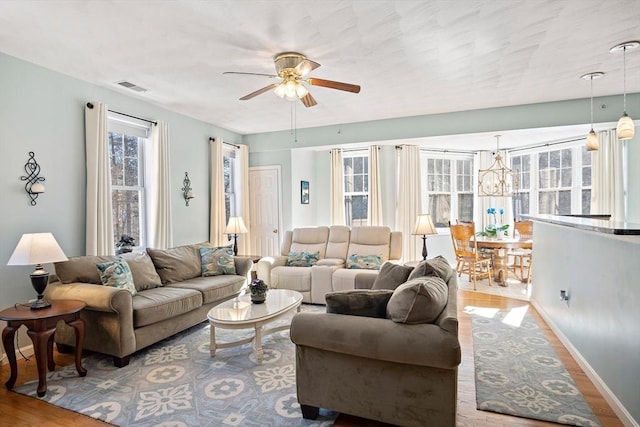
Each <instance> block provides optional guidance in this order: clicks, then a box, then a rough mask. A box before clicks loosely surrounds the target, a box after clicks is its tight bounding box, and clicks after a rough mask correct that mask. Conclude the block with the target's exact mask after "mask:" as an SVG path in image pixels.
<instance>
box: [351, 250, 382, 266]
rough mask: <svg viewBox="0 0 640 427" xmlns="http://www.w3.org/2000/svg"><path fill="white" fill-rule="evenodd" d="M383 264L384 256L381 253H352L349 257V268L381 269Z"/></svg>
mask: <svg viewBox="0 0 640 427" xmlns="http://www.w3.org/2000/svg"><path fill="white" fill-rule="evenodd" d="M381 265H382V257H381V256H380V255H358V254H351V255H349V258H347V268H350V269H364V270H380V266H381Z"/></svg>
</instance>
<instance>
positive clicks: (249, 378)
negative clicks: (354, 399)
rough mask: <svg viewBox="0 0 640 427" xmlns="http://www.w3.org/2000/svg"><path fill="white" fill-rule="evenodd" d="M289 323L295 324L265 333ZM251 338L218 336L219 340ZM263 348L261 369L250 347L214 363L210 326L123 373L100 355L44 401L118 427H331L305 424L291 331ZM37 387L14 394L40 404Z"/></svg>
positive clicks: (52, 382)
mask: <svg viewBox="0 0 640 427" xmlns="http://www.w3.org/2000/svg"><path fill="white" fill-rule="evenodd" d="M322 309H324V307H322ZM304 310H318V308H317V307H313V306H306V305H305V306H303V311H304ZM283 322H291V317H288V318H284V319H282V320H280V321H276V322H274V323H273V324H269V325H267V328H269V327H271V326H276V325H279V324H282V323H283ZM252 333H253V331H252V330H221V329H216V340H217V341H218V342H228V341H235V340H237V339H239V338H241V337H245V336H249V334H252ZM263 348H264V362H263V364H262V365H256V364H255V357H254V355H253V350H252V347H251V344H245V345H242V346H239V347H232V348H225V349H219V350H218V351H217V352H216V356H215V357H211V356H210V355H209V325H208V322H204V323H201V324H199V325H197V326H194V327H193V328H191V329H188V330H186V331H184V332H182V333H179V334H177V335H175V336H173V337H171V338H168V339H166V340H164V341H161V342H159V343H157V344H155V345H153V346H151V347H148V348H147V349H144V350H142V351H140V352H138V353H136V354H134V355H133V356H132V357H131V362H130V364H129V365H127V366H125V367H124V368H120V369H118V368H116V367H114V366H113V360H112V358H111V357H109V356H103V355H97V354H95V355H91V356H88V357H85V358H84V359H83V361H82V364H83V366H84V367H85V368H86V369H87V370H88V373H87V376H86V377H84V378H81V377H78V374H77V372H76V370H75V366H74V365H70V366H67V367H65V368H62V369H58V370H56V371H54V372H51V373H49V374H48V377H47V378H48V380H47V385H48V389H47V394H46V395H45V396H44V397H43V398H41V400H44V401H46V402H49V403H51V404H52V405H56V406H59V407H62V408H66V409H70V410H72V411H75V412H78V413H81V414H85V415H88V416H90V417H93V418H96V419H99V420H102V421H106V422H108V423H110V424H113V425H117V426H163V427H168V426H172V427H182V426H184V427H187V426H189V427H191V426H240V425H241V426H261V427H264V426H311V425H312V426H331V425H332V424H333V420H334V419H335V418H336V416H337V415H338V414H337V413H335V412H329V411H325V410H321V412H320V416H319V417H318V419H317V420H316V421H309V420H304V419H303V418H302V415H301V412H300V407H299V405H298V399H297V396H296V386H295V379H296V378H295V346H294V344H293V343H292V342H291V340H290V339H289V331H283V332H278V333H275V334H272V335H267V336H266V337H264V338H263ZM36 386H37V379H36V380H35V381H32V382H29V383H25V384H23V385H21V386H20V387H17V388H15V389H14V391H16V392H18V393H21V394H25V395H29V396H32V397H34V398H37V399H38V397H36V395H35V391H36Z"/></svg>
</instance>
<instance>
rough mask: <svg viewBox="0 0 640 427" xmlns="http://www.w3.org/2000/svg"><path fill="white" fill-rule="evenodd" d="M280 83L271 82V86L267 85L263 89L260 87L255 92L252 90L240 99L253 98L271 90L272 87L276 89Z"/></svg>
mask: <svg viewBox="0 0 640 427" xmlns="http://www.w3.org/2000/svg"><path fill="white" fill-rule="evenodd" d="M279 84H280V83H271V84H270V85H269V86H265V87H263V88H262V89H258V90H257V91H255V92H251V93H250V94H249V95H245V96H243V97H242V98H240V101H246V100H247V99H251V98H253V97H256V96H258V95H261V94H263V93H265V92H269V91H270V90H271V89H275V88H276V87H277V86H278V85H279Z"/></svg>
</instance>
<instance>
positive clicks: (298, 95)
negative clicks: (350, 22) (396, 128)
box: [222, 52, 360, 107]
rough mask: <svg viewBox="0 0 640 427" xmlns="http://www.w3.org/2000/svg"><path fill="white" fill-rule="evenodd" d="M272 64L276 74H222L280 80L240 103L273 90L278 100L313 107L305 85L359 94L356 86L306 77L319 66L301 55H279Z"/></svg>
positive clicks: (313, 102)
mask: <svg viewBox="0 0 640 427" xmlns="http://www.w3.org/2000/svg"><path fill="white" fill-rule="evenodd" d="M273 62H274V64H275V67H276V73H277V74H263V73H244V72H240V71H225V72H224V73H222V74H243V75H251V76H265V77H270V78H278V79H280V81H279V82H277V83H271V84H270V85H268V86H265V87H263V88H261V89H258V90H256V91H255V92H251V93H250V94H248V95H245V96H243V97H242V98H240V100H241V101H246V100H248V99H251V98H254V97H256V96H258V95H261V94H263V93H265V92H268V91H270V90H271V89H273V90H274V93H275V94H276V95H278V96H279V97H280V98H286V99H288V100H290V101H296V100H298V99H299V100H300V101H301V102H302V103H303V104H304V106H305V107H313V106H314V105H316V104H317V102H316V100H315V99H314V98H313V96H311V94H310V93H309V90H308V89H307V88H306V87H305V84H308V85H312V86H322V87H326V88H329V89H337V90H343V91H346V92H353V93H359V92H360V86H358V85H354V84H350V83H342V82H336V81H333V80H324V79H317V78H315V77H306V76H307V74H309V73H310V72H311V71H313V70H315V69H316V68H318V67H319V66H320V64H318V63H317V62H315V61H312V60H310V59H307V57H306V56H304V55H303V54H301V53H298V52H283V53H279V54H278V55H276V56H275V57H274V59H273Z"/></svg>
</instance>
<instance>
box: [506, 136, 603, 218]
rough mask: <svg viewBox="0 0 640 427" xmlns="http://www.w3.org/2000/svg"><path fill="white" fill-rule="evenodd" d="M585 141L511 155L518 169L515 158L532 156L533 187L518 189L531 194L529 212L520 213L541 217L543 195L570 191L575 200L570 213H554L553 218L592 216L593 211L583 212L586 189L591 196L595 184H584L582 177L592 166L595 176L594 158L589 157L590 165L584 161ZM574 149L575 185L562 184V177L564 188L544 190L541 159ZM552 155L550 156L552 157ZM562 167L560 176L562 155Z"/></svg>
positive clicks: (510, 161) (519, 151)
mask: <svg viewBox="0 0 640 427" xmlns="http://www.w3.org/2000/svg"><path fill="white" fill-rule="evenodd" d="M583 142H584V141H583V140H578V141H572V142H566V143H559V144H554V145H551V146H543V147H535V148H523V149H518V150H514V151H512V152H510V153H509V167H511V168H512V169H514V164H513V159H514V158H515V157H520V158H522V157H523V156H530V157H529V165H530V170H529V184H530V187H529V188H528V189H526V190H525V189H522V188H520V186H519V188H518V192H519V193H527V192H528V193H529V211H528V212H518V215H520V214H526V215H538V214H540V204H539V198H540V194H541V193H548V192H559V191H569V194H570V197H571V203H570V212H569V213H562V214H561V213H558V212H555V213H551V215H569V214H570V215H577V214H585V213H586V214H588V213H589V212H583V206H582V193H583V191H585V190H588V191H589V194H591V189H592V185H593V183H592V181H591V180H589V181H590V183H589V184H588V185H585V184H583V179H582V174H583V169H584V168H585V167H589V169H590V170H591V173H592V171H593V156H589V158H590V159H591V161H590V162H589V164H588V165H586V164H585V163H583V159H584V158H585V157H584V154H585V151H586V147H585V145H584V143H583ZM567 149H569V150H571V154H570V159H571V184H570V185H562V177H560V180H559V181H560V185H558V186H554V187H549V188H540V187H541V186H540V168H539V157H540V154H546V153H551V152H554V151H560V152H561V151H562V150H567ZM549 155H550V154H549ZM560 162H561V163H560V168H559V169H558V170H559V173H560V174H562V168H563V164H562V154H560ZM518 178H519V182H521V181H520V179H521V176H520V173H519V174H518ZM590 206H591V203H589V211H590Z"/></svg>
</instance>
